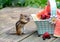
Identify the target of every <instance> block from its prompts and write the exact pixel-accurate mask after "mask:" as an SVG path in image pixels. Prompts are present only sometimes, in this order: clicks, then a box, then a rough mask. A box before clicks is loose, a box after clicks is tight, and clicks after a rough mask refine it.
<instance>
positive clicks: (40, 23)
mask: <svg viewBox="0 0 60 42" xmlns="http://www.w3.org/2000/svg"><path fill="white" fill-rule="evenodd" d="M49 2H50V7H51V18H50V19H46V20H41V19H40V20H39V19H38V18H37V17H36V14H31V16H32V18H33V20H34V22H35V23H36V25H37V31H38V34H39V35H40V34H44V33H45V32H49V33H50V34H53V33H54V27H55V24H54V23H53V22H52V18H55V16H56V3H55V0H49Z"/></svg>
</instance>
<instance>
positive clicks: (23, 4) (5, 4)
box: [0, 0, 60, 9]
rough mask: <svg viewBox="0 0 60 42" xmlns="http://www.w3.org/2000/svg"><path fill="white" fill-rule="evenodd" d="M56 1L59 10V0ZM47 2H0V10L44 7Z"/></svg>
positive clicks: (13, 0) (35, 0)
mask: <svg viewBox="0 0 60 42" xmlns="http://www.w3.org/2000/svg"><path fill="white" fill-rule="evenodd" d="M56 1H57V7H58V8H60V0H56ZM46 3H47V0H0V9H1V8H4V7H17V6H18V7H26V6H30V7H35V8H38V7H44V6H45V5H46Z"/></svg>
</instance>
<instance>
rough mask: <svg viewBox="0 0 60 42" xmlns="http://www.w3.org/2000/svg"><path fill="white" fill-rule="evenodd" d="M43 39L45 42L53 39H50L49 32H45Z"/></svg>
mask: <svg viewBox="0 0 60 42" xmlns="http://www.w3.org/2000/svg"><path fill="white" fill-rule="evenodd" d="M42 38H43V40H45V39H50V38H51V37H50V34H49V33H48V32H45V33H44V34H43V36H42Z"/></svg>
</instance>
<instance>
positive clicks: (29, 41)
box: [19, 33, 55, 42]
mask: <svg viewBox="0 0 60 42" xmlns="http://www.w3.org/2000/svg"><path fill="white" fill-rule="evenodd" d="M54 39H55V38H53V37H51V39H46V40H43V39H42V36H41V37H38V36H37V33H34V34H33V35H31V36H29V37H28V38H26V39H24V40H22V41H19V42H51V41H52V40H54Z"/></svg>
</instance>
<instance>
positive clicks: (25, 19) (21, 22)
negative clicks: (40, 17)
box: [16, 14, 30, 35]
mask: <svg viewBox="0 0 60 42" xmlns="http://www.w3.org/2000/svg"><path fill="white" fill-rule="evenodd" d="M29 20H30V18H29V16H28V15H23V14H20V19H19V20H18V21H17V22H16V34H17V35H21V34H22V30H21V29H22V28H23V27H24V25H25V24H26V23H28V22H29Z"/></svg>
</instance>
